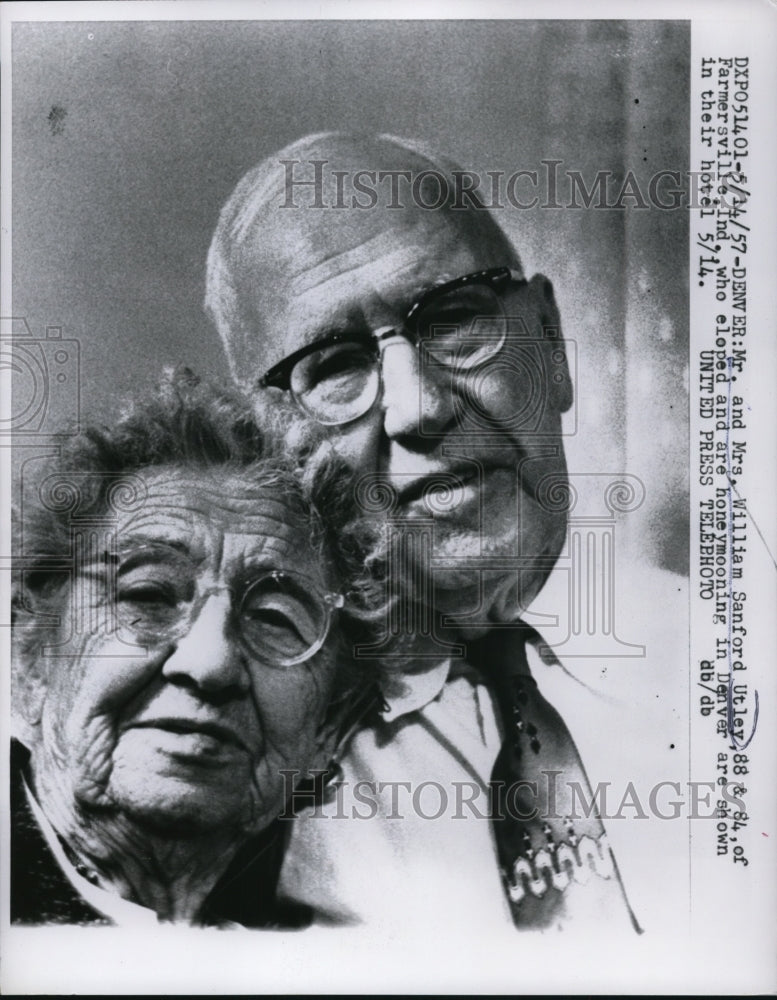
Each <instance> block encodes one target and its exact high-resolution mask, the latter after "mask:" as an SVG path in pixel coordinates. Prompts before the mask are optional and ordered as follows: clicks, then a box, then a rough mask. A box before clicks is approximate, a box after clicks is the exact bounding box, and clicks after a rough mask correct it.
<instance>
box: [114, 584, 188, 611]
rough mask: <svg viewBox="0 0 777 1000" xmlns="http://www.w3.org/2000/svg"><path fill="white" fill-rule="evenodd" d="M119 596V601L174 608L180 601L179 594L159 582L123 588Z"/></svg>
mask: <svg viewBox="0 0 777 1000" xmlns="http://www.w3.org/2000/svg"><path fill="white" fill-rule="evenodd" d="M118 596H119V601H123V602H128V603H132V604H145V605H148V606H155V605H159V606H162V607H171V608H172V607H175V605H176V604H177V603H178V596H177V594H176V593H175V592H174V591H173V590H172V588H169V587H162V586H160V585H158V584H139V585H136V586H134V587H125V588H121V589H120V590H119V595H118Z"/></svg>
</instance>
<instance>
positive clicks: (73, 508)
mask: <svg viewBox="0 0 777 1000" xmlns="http://www.w3.org/2000/svg"><path fill="white" fill-rule="evenodd" d="M262 447H263V439H262V437H261V435H260V434H259V432H258V430H257V429H256V428H255V427H253V425H252V423H251V421H250V415H249V416H246V414H245V413H244V412H242V411H241V410H239V409H233V408H231V407H230V405H228V403H227V402H226V401H224V400H216V399H210V398H209V396H208V394H207V392H202V391H201V390H199V389H195V387H194V386H192V385H191V384H190V383H189V382H187V381H186V380H184V381H182V382H179V384H178V385H172V386H168V388H167V390H166V391H165V393H164V394H163V395H162V396H161V397H160V398H159V399H158V400H156V401H155V402H154V403H153V404H152V405H149V406H146V407H145V408H143V409H141V410H139V411H138V412H137V413H136V414H135V415H134V416H131V417H129V418H127V419H125V420H124V421H123V422H122V423H120V424H119V425H118V426H117V427H116V428H114V429H113V430H112V431H110V432H108V431H97V430H92V431H90V432H88V433H87V434H86V435H85V436H84V437H82V438H80V439H78V440H77V441H76V443H75V444H74V446H72V447H70V448H69V449H68V450H67V452H66V454H65V455H63V456H62V457H61V459H59V460H58V461H57V462H56V463H55V468H54V469H48V470H46V471H47V473H48V474H47V475H46V476H45V477H39V478H38V479H36V481H35V483H34V484H33V485H34V486H35V487H36V489H35V490H34V491H33V492H32V493H30V492H29V490H28V499H29V501H30V502H29V503H28V504H26V505H25V507H24V509H23V511H22V514H23V516H22V519H21V522H20V532H21V546H20V552H19V554H18V563H17V568H18V572H19V588H18V592H17V601H16V610H17V615H16V620H15V628H14V639H15V643H14V675H13V704H14V709H15V713H14V714H15V728H16V735H17V737H18V742H17V743H16V745H15V749H14V754H13V770H14V790H13V832H12V859H11V871H12V883H11V886H12V888H11V908H12V919H13V920H14V921H17V922H22V923H42V922H52V921H53V922H60V923H62V922H75V923H118V924H136V923H137V922H139V921H140V922H141V923H142V922H143V921H146V922H147V921H149V920H150V921H152V922H154V921H155V920H157V919H159V920H163V921H176V922H183V923H189V924H199V925H202V924H209V925H219V926H229V925H234V924H242V925H246V926H250V927H260V926H299V925H300V923H303V922H305V920H306V919H307V918H306V914H305V912H304V911H303V910H302V909H300V908H295V907H290V906H286V905H283V904H281V903H279V901H278V900H277V898H276V883H277V877H278V871H279V865H280V860H281V856H282V853H283V848H284V841H285V836H286V834H287V832H288V824H285V825H284V824H283V823H279V822H278V821H277V817H278V816H279V814H280V813H281V812H282V810H283V809H284V805H285V803H286V802H287V800H288V798H289V795H290V794H291V791H292V787H293V785H294V782H295V780H296V779H299V778H300V776H303V777H304V776H305V775H308V773H309V772H310V771H311V769H312V770H313V771H314V773H315V772H316V771H318V772H321V771H322V770H323V769H325V768H326V767H327V766H328V765H329V763H330V760H331V757H332V753H333V751H334V749H335V746H336V742H337V739H338V734H339V733H340V731H341V728H342V727H343V726H344V725H348V724H349V718H350V713H352V712H354V711H359V710H360V709H359V706H364V705H365V704H366V703H367V702H368V701H369V699H370V697H371V696H370V694H369V690H370V688H371V687H372V685H371V684H370V683H369V681H367V682H366V684H365V680H364V679H363V678H362V679H359V681H358V683H357V678H356V675H355V672H354V667H353V665H352V664H350V666H349V663H350V657H349V656H348V649H349V646H350V645H352V643H353V641H354V638H355V633H353V631H352V630H353V629H354V628H356V632H357V633H358V632H359V629H360V626H359V625H358V621H359V620H360V616H361V615H362V614H363V608H362V609H360V610H357V609H352V610H350V604H349V602H347V601H346V598H345V597H344V596H343V595H344V593H345V592H346V591H347V592H349V594H350V596H351V597H352V596H353V594H354V593H356V591H355V590H354V584H355V583H356V581H355V580H354V579H353V578H351V577H350V576H349V575H348V574H347V572H346V566H347V564H348V560H347V559H343V558H342V557H341V556H340V555H338V554H337V553H336V552H335V550H334V548H333V546H332V538H333V535H332V534H330V533H329V527H325V526H324V525H323V522H322V520H321V516H320V513H319V506H320V505H325V506H326V507H327V508H328V516H329V524H330V526H331V529H332V531H334V532H336V533H343V530H344V528H345V523H346V520H345V517H346V515H347V509H346V507H345V506H344V505H343V503H342V502H339V501H338V499H337V498H338V496H342V495H344V494H343V489H342V485H341V481H340V479H339V478H338V477H337V476H336V475H335V474H334V472H333V471H332V470H331V469H330V472H329V473H326V472H322V473H321V474H320V475H319V476H318V477H316V478H314V480H313V481H312V486H311V487H310V489H308V490H305V489H303V486H302V484H301V481H300V477H299V476H298V475H296V474H294V472H293V471H292V470H291V469H290V467H288V466H287V465H286V464H284V463H283V462H282V461H279V460H278V459H277V458H268V457H261V452H262ZM335 472H336V470H335ZM28 486H29V484H28ZM346 492H347V491H346ZM359 572H360V570H359ZM349 600H350V598H349ZM308 780H309V779H308Z"/></svg>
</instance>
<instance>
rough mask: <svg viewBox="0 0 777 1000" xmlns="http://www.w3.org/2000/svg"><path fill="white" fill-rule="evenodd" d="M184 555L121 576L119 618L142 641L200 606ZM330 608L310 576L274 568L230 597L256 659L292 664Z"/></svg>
mask: <svg viewBox="0 0 777 1000" xmlns="http://www.w3.org/2000/svg"><path fill="white" fill-rule="evenodd" d="M182 563H183V561H182V560H177V559H176V560H173V561H170V562H165V561H161V560H157V561H155V562H153V563H151V564H145V565H139V566H137V567H135V568H133V569H131V570H130V571H129V572H128V573H126V574H123V575H121V576H120V578H119V580H118V583H117V590H116V608H117V624H118V626H119V628H120V629H126V630H129V631H130V632H131V633H132V634H133V636H134V637H135V638H136V640H137V641H138V643H140V644H141V645H144V644H148V645H153V644H156V643H159V642H161V641H164V640H167V639H172V638H177V637H180V636H182V635H183V634H185V633H186V629H187V627H189V626H190V625H191V623H192V621H193V619H194V617H195V615H196V613H197V610H198V607H199V606H201V600H202V599H200V600H199V601H198V600H197V596H196V589H197V585H196V581H197V574H196V569H194V568H193V567H188V566H185V565H183V564H182ZM329 617H330V609H329V606H328V605H327V604H326V602H325V600H324V599H323V597H321V596H320V595H319V594H318V593H317V592H316V591H315V588H314V585H313V584H312V582H310V581H306V580H305V579H304V578H302V577H298V576H297V575H296V574H292V573H280V572H273V573H268V574H265V575H263V576H261V577H260V578H259V579H256V580H254V581H253V582H252V583H251V584H250V585H249V586H248V587H247V589H245V591H244V592H243V594H242V597H241V598H240V599H239V601H235V602H234V606H233V612H232V619H231V620H232V622H233V627H235V629H236V631H237V632H238V633H239V636H240V639H241V640H242V642H243V644H244V645H245V647H246V648H247V649H248V650H249V651H250V653H251V654H252V655H254V656H256V657H257V658H258V659H260V660H263V661H265V662H268V663H273V664H277V665H281V666H283V665H290V664H292V663H296V662H300V661H301V660H304V659H306V658H307V656H309V655H312V654H313V653H314V652H315V651H316V650H317V649H318V648H319V647H320V645H321V643H322V642H323V641H324V639H325V637H326V633H327V629H328V625H329Z"/></svg>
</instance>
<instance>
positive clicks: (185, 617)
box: [113, 546, 345, 669]
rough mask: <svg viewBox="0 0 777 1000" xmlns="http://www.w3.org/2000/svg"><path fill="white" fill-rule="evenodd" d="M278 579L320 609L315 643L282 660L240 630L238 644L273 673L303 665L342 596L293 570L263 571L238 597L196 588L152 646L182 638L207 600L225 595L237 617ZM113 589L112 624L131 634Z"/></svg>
mask: <svg viewBox="0 0 777 1000" xmlns="http://www.w3.org/2000/svg"><path fill="white" fill-rule="evenodd" d="M149 548H153V546H149ZM117 568H118V567H117ZM282 577H290V578H292V579H294V580H296V581H297V582H298V583H299V582H300V581H304V583H305V586H306V587H307V588H308V589H310V590H312V591H313V594H312V596H313V597H314V598H315V600H316V601H317V603H318V604H319V605H320V606H321V607H322V608H323V623H322V628H321V633H320V635H319V637H318V639H317V640H316V641H315V642H314V643H313V644H312V645H311V646H310V647H309V648H308V649H306V650H305V652H304V653H301V654H300V655H299V656H297V657H289V658H285V659H274V658H271V657H269V656H267V655H266V654H262V653H259V652H257V650H256V649H255V648H254V647H253V645H252V644H251V643H250V642H249V640H247V639H246V637H245V636H244V635H243V633H242V630H241V629H238V632H237V635H238V640H239V642H240V644H241V646H242V647H243V648H244V650H245V652H246V653H247V654H248V655H250V656H251V657H253V658H255V659H257V660H259V661H261V662H263V663H266V664H268V665H269V666H272V667H275V668H277V669H285V668H286V667H295V666H298V665H299V664H300V663H306V662H307V661H308V660H310V659H311V658H312V657H314V656H315V655H316V653H318V652H320V650H321V648H322V647H323V645H324V643H325V642H326V641H327V639H328V637H329V633H330V631H331V628H332V617H333V615H334V613H335V611H340V610H341V609H342V608H343V607H344V606H345V595H344V594H341V593H335V592H329V591H324V590H322V589H321V588H320V587H319V586H318V585H317V584H316V583H315V581H313V580H310V579H309V578H308V577H306V576H305V574H303V573H299V572H297V571H296V570H279V569H267V570H266V571H265V572H263V573H261V574H260V575H259V576H257V577H255V578H254V579H252V580H251V582H250V583H249V584H248V586H246V587H245V589H244V590H243V591H242V593H239V592H238V591H237V589H236V588H235V587H234V586H231V585H229V584H221V585H216V586H211V587H206V588H203V589H200V588H197V592H196V595H195V596H194V597H193V598H192V600H191V601H188V602H186V603H188V604H189V605H190V607H189V609H188V611H187V612H185V613H184V614H182V615H181V616H180V618H179V620H178V621H177V622H175V623H171V624H170V625H169V626H167V627H160V628H158V630H157V631H158V633H159V635H158V639H157V640H156V642H155V643H154V645H156V644H158V643H162V642H177V641H179V640H180V639H182V638H183V637H184V636H186V635H187V634H188V631H189V630H190V629H191V627H192V625H193V624H194V622H195V621H196V620H197V617H198V616H199V615H200V613H201V612H202V609H203V608H204V607H205V604H206V603H207V600H208V598H210V597H213V596H214V595H216V594H222V593H226V594H229V595H230V597H231V600H232V607H231V609H230V616H231V617H237V616H239V615H240V612H241V610H242V608H243V606H244V604H245V603H246V601H247V600H248V598H249V595H250V594H251V593H252V591H253V590H254V589H255V588H256V587H258V586H260V585H261V584H262V583H264V582H265V581H266V580H267V579H273V580H279V579H281V578H282ZM113 589H114V594H113V604H114V608H115V611H114V613H115V615H116V624H117V627H118V629H119V630H120V631H123V630H124V629H129V630H131V631H135V630H133V627H132V625H128V624H127V623H126V622H122V621H121V615H120V613H119V611H118V605H119V603H120V602H119V597H118V586H117V581H116V580H115V579H114V582H113ZM154 631H155V630H154V628H151V629H146V630H144V629H139V630H137V634H138V635H139V636H141V635H147V636H148V638H150V639H152V638H156V636H154V635H153V633H154ZM149 633H150V634H149ZM143 645H148V643H144V644H143Z"/></svg>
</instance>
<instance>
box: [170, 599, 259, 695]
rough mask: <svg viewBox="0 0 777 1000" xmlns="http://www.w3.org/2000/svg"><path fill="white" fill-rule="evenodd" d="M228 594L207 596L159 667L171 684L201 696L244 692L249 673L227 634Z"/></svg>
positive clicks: (238, 651) (243, 657) (237, 647)
mask: <svg viewBox="0 0 777 1000" xmlns="http://www.w3.org/2000/svg"><path fill="white" fill-rule="evenodd" d="M230 613H231V600H230V595H229V594H228V593H218V594H211V595H209V596H208V597H207V598H206V600H205V603H204V604H203V605H202V607H201V608H200V609H199V611H198V613H197V614H196V615H195V616H194V617H193V619H192V620H191V622H190V623H189V627H188V629H187V631H186V632H185V634H184V635H183V636H182V637H181V638H180V639H179V640H178V642H177V643H176V646H175V649H174V650H173V652H172V654H171V655H170V656H169V657H168V659H167V661H166V662H165V664H164V667H163V668H162V673H163V674H164V676H165V677H166V678H167V680H169V681H170V682H172V683H178V684H183V685H184V686H187V687H195V688H196V689H197V690H198V691H199V692H202V693H203V694H204V695H205V696H215V695H218V696H219V697H221V698H223V697H224V696H225V695H226V694H229V693H231V694H232V695H233V696H234V697H239V696H242V695H243V694H245V693H246V692H247V691H248V689H249V685H250V676H249V673H248V665H247V663H246V661H245V656H244V654H243V651H242V649H241V648H240V645H239V643H238V640H237V636H233V635H231V634H230V621H229V620H230Z"/></svg>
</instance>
